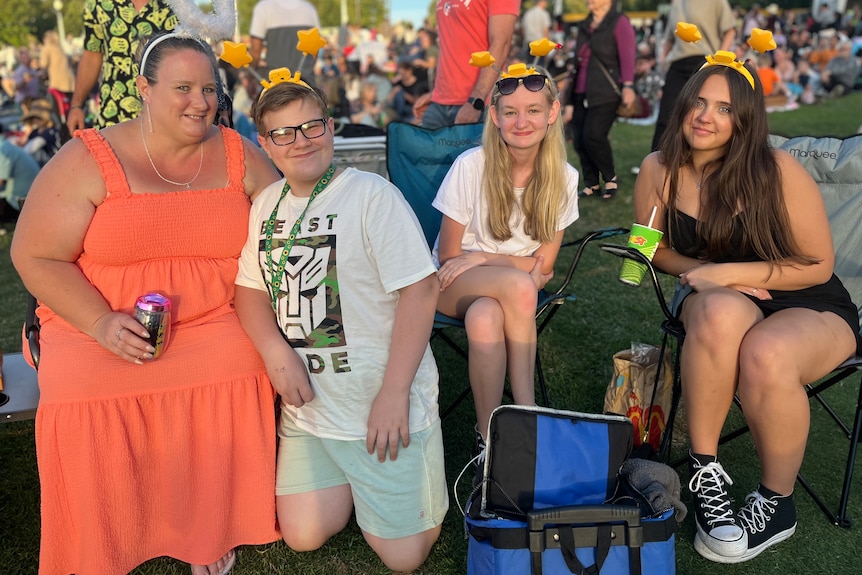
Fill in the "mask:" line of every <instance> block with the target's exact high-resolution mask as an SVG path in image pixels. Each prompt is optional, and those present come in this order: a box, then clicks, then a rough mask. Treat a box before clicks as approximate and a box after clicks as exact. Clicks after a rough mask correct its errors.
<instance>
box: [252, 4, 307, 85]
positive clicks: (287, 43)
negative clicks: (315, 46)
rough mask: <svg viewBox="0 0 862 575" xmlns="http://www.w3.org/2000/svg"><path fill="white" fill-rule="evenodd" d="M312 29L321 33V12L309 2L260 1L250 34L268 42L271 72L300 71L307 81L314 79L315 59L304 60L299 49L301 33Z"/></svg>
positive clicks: (267, 60)
mask: <svg viewBox="0 0 862 575" xmlns="http://www.w3.org/2000/svg"><path fill="white" fill-rule="evenodd" d="M309 28H318V29H320V18H319V17H318V15H317V9H315V7H314V6H313V5H312V4H310V3H309V2H306V1H305V0H260V1H259V2H258V3H257V4H255V6H254V11H253V12H252V15H251V24H250V26H249V34H250V35H251V36H252V37H253V38H259V39H261V40H264V41H265V42H266V65H267V69H269V70H273V69H275V68H284V67H286V68H289V69H290V71H291V72H297V67H298V66H299V64H300V62H301V63H302V69H301V70H299V71H300V72H301V73H302V76H303V77H304V78H311V79H312V80H313V79H314V57H315V56H316V54H312V55H311V56H309V57H306V58H304V59H303V55H302V53H301V52H300V51H299V50H297V49H296V44H297V42H298V40H299V38H298V37H297V32H299V31H300V30H307V29H309Z"/></svg>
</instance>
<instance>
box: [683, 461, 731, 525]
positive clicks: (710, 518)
mask: <svg viewBox="0 0 862 575" xmlns="http://www.w3.org/2000/svg"><path fill="white" fill-rule="evenodd" d="M722 480H724V481H725V482H727V484H728V485H733V481H732V480H731V479H730V476H729V475H728V474H727V472H726V471H725V470H724V468H723V467H722V466H721V463H719V462H717V461H712V462H710V463H708V464H706V465H704V466H703V467H701V468H700V469H698V470H697V472H696V473H695V474H694V475H692V477H691V480H690V481H689V482H688V488H689V490H690V491H691V492H692V493H696V494H697V495H698V496H699V497H700V498H701V500H702V501H703V504H704V505H705V506H706V512H704V514H703V515H704V518H705V519H706V522H707V523H708V524H709V525H710V526H712V525H713V524H715V523H718V522H723V523H731V524H732V523H734V518H733V510H732V509H731V508H730V498H729V497H728V495H727V491H725V489H724V484H723V483H722Z"/></svg>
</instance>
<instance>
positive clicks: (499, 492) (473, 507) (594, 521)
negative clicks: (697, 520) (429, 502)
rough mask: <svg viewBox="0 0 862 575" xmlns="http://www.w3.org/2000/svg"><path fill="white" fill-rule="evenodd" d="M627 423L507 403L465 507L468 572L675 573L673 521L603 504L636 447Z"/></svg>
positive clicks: (497, 415) (669, 515)
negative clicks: (479, 486)
mask: <svg viewBox="0 0 862 575" xmlns="http://www.w3.org/2000/svg"><path fill="white" fill-rule="evenodd" d="M632 437H633V435H632V423H631V421H630V420H629V419H628V418H626V417H623V416H617V415H597V414H587V413H579V412H574V411H561V410H553V409H548V408H543V407H534V406H520V405H504V406H501V407H499V408H497V409H496V410H494V413H493V414H492V415H491V421H490V424H489V430H488V442H487V451H486V457H485V467H484V476H483V480H482V489H481V496H480V494H479V492H478V491H477V493H476V494H475V495H474V497H473V498H472V499H471V500H470V501H469V502H468V506H467V513H466V527H467V531H468V533H469V536H470V539H469V546H468V560H467V573H468V574H469V575H498V574H509V573H512V574H518V575H520V574H527V573H532V574H533V575H539V574H541V573H545V574H548V575H559V574H572V573H574V574H576V575H581V574H584V575H586V574H590V575H599V574H602V575H618V574H623V573H633V574H639V573H641V570H642V565H643V570H644V572H646V573H649V574H650V575H665V574H673V573H674V572H675V570H676V559H675V553H674V531H675V530H676V525H677V523H676V518H675V516H674V510H673V509H669V510H667V511H664V512H663V513H661V515H660V516H658V517H653V518H650V519H642V518H641V515H642V513H641V509H640V508H639V507H637V506H636V505H608V504H607V502H608V501H610V500H611V499H612V498H614V497H615V494H616V492H617V484H618V479H617V477H618V472H619V469H620V467H621V466H622V464H623V462H624V461H625V460H626V458H627V457H628V455H629V454H630V452H631V449H632V441H633V440H632Z"/></svg>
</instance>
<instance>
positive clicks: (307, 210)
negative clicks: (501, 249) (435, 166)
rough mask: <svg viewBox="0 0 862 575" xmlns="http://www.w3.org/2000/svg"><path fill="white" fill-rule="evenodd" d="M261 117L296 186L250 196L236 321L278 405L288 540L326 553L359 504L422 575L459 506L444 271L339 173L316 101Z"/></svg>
mask: <svg viewBox="0 0 862 575" xmlns="http://www.w3.org/2000/svg"><path fill="white" fill-rule="evenodd" d="M254 121H255V124H256V126H257V129H258V133H259V134H260V135H259V136H258V141H259V142H260V144H261V146H262V147H263V149H264V150H265V151H266V152H267V154H268V155H269V157H270V158H271V159H272V160H273V162H274V163H275V164H276V165H277V166H278V168H279V169H280V170H281V171H282V173H283V174H284V175H285V179H283V180H281V181H279V182H276V183H274V184H272V185H271V186H269V187H268V188H266V189H265V190H264V191H263V192H261V194H260V196H259V197H257V198H256V199H255V200H254V204H253V206H252V210H251V216H250V223H249V234H248V240H247V242H246V244H245V247H244V248H243V251H242V255H241V258H240V265H239V273H238V275H237V280H236V284H237V290H236V309H237V313H238V314H239V317H240V320H241V321H242V324H243V327H244V328H245V329H246V331H247V332H248V334H249V336H250V337H251V339H252V341H253V342H254V344H255V346H256V347H257V349H258V351H259V352H260V354H261V356H262V357H263V359H264V362H265V363H266V366H267V371H268V372H269V376H270V378H271V380H272V383H273V386H274V387H275V389H276V391H278V393H279V395H280V396H281V398H282V409H281V423H280V426H279V437H280V440H281V441H280V444H279V451H278V476H277V480H276V496H277V507H278V520H279V524H280V527H281V531H282V536H283V537H284V540H285V542H286V543H287V544H288V545H289V546H290V547H291V548H292V549H294V550H296V551H307V550H313V549H317V548H319V547H321V546H322V545H323V544H324V543H325V542H326V541H327V539H329V537H331V536H333V535H335V534H336V533H338V532H339V531H341V530H342V529H343V528H344V527H345V526H346V525H347V522H348V521H349V520H350V516H351V514H352V512H353V510H354V508H355V510H356V519H357V523H358V524H359V527H360V528H361V529H362V533H363V535H364V537H365V539H366V540H367V541H368V542H369V544H370V545H371V547H372V548H373V549H374V550H375V552H376V553H377V554H378V555H379V556H380V558H381V559H382V561H383V562H384V563H385V564H386V566H387V567H389V568H390V569H392V570H393V571H413V570H415V569H416V568H418V567H419V566H420V565H421V564H422V563H423V562H424V561H425V559H426V557H427V556H428V553H429V551H430V549H431V546H432V545H433V544H434V542H435V541H436V540H437V538H438V536H439V534H440V528H441V524H442V522H443V518H444V516H445V514H446V511H447V509H448V505H449V500H448V495H447V487H446V479H445V473H444V463H443V442H442V436H441V433H440V418H439V414H438V406H437V386H438V376H437V368H436V364H435V362H434V357H433V356H432V354H431V348H430V346H429V344H428V340H429V338H430V334H431V328H432V325H433V321H434V311H435V307H436V303H437V294H438V293H439V290H440V285H439V283H438V281H437V278H436V275H435V271H436V270H435V266H434V264H433V262H432V260H431V255H430V253H429V250H428V247H427V244H426V243H425V238H424V235H423V233H422V231H421V228H420V226H419V223H418V221H417V220H416V217H415V215H414V214H413V212H412V211H411V210H410V207H409V206H408V204H407V202H406V201H405V200H404V198H403V196H402V195H401V193H400V192H399V191H398V189H397V188H395V187H394V186H393V185H392V184H391V183H389V182H388V181H387V180H385V179H384V178H381V177H380V176H378V175H376V174H371V173H367V172H362V171H359V170H356V169H354V168H347V169H342V168H337V169H336V168H335V167H334V164H333V163H332V161H333V156H334V144H333V133H332V128H333V120H332V119H331V118H328V117H327V104H326V101H325V99H324V98H323V96H322V95H321V94H320V93H319V92H318V91H316V90H314V89H312V88H310V87H308V86H307V85H306V84H304V83H301V82H300V83H295V82H293V81H288V82H283V83H280V84H276V85H274V86H271V87H270V88H268V89H267V90H265V91H264V93H263V94H262V95H261V97H260V99H259V100H258V102H257V104H256V106H255V109H254ZM285 252H286V253H287V255H285ZM387 454H388V456H387Z"/></svg>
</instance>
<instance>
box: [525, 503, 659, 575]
mask: <svg viewBox="0 0 862 575" xmlns="http://www.w3.org/2000/svg"><path fill="white" fill-rule="evenodd" d="M621 522H622V523H625V524H626V545H627V546H628V547H629V567H630V569H631V573H632V575H640V573H641V561H640V548H641V547H643V544H644V540H643V528H642V527H641V517H640V509H638V508H637V507H630V506H623V505H578V506H569V507H551V508H548V509H541V510H538V511H531V512H529V513H528V514H527V529H528V535H529V546H530V555H531V558H532V568H533V569H532V570H533V574H534V575H539V574H541V572H542V552H543V551H544V550H545V540H544V536H543V535H544V531H545V528H546V527H548V526H549V525H553V526H555V527H556V528H557V529H558V532H559V534H560V550H561V552H562V554H563V560H564V561H565V562H566V566H567V567H568V568H569V571H571V572H572V573H574V574H575V575H598V574H599V572H600V571H601V569H602V565H603V564H604V562H605V559H607V556H608V553H609V552H610V547H611V525H610V524H611V523H621ZM578 524H598V527H597V529H598V532H597V546H596V562H595V564H593V565H591V566H589V567H584V566H583V565H582V564H581V562H580V561H579V560H578V558H577V556H576V555H575V539H574V533H573V530H572V529H571V528H569V529H565V528H564V526H572V525H578Z"/></svg>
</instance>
